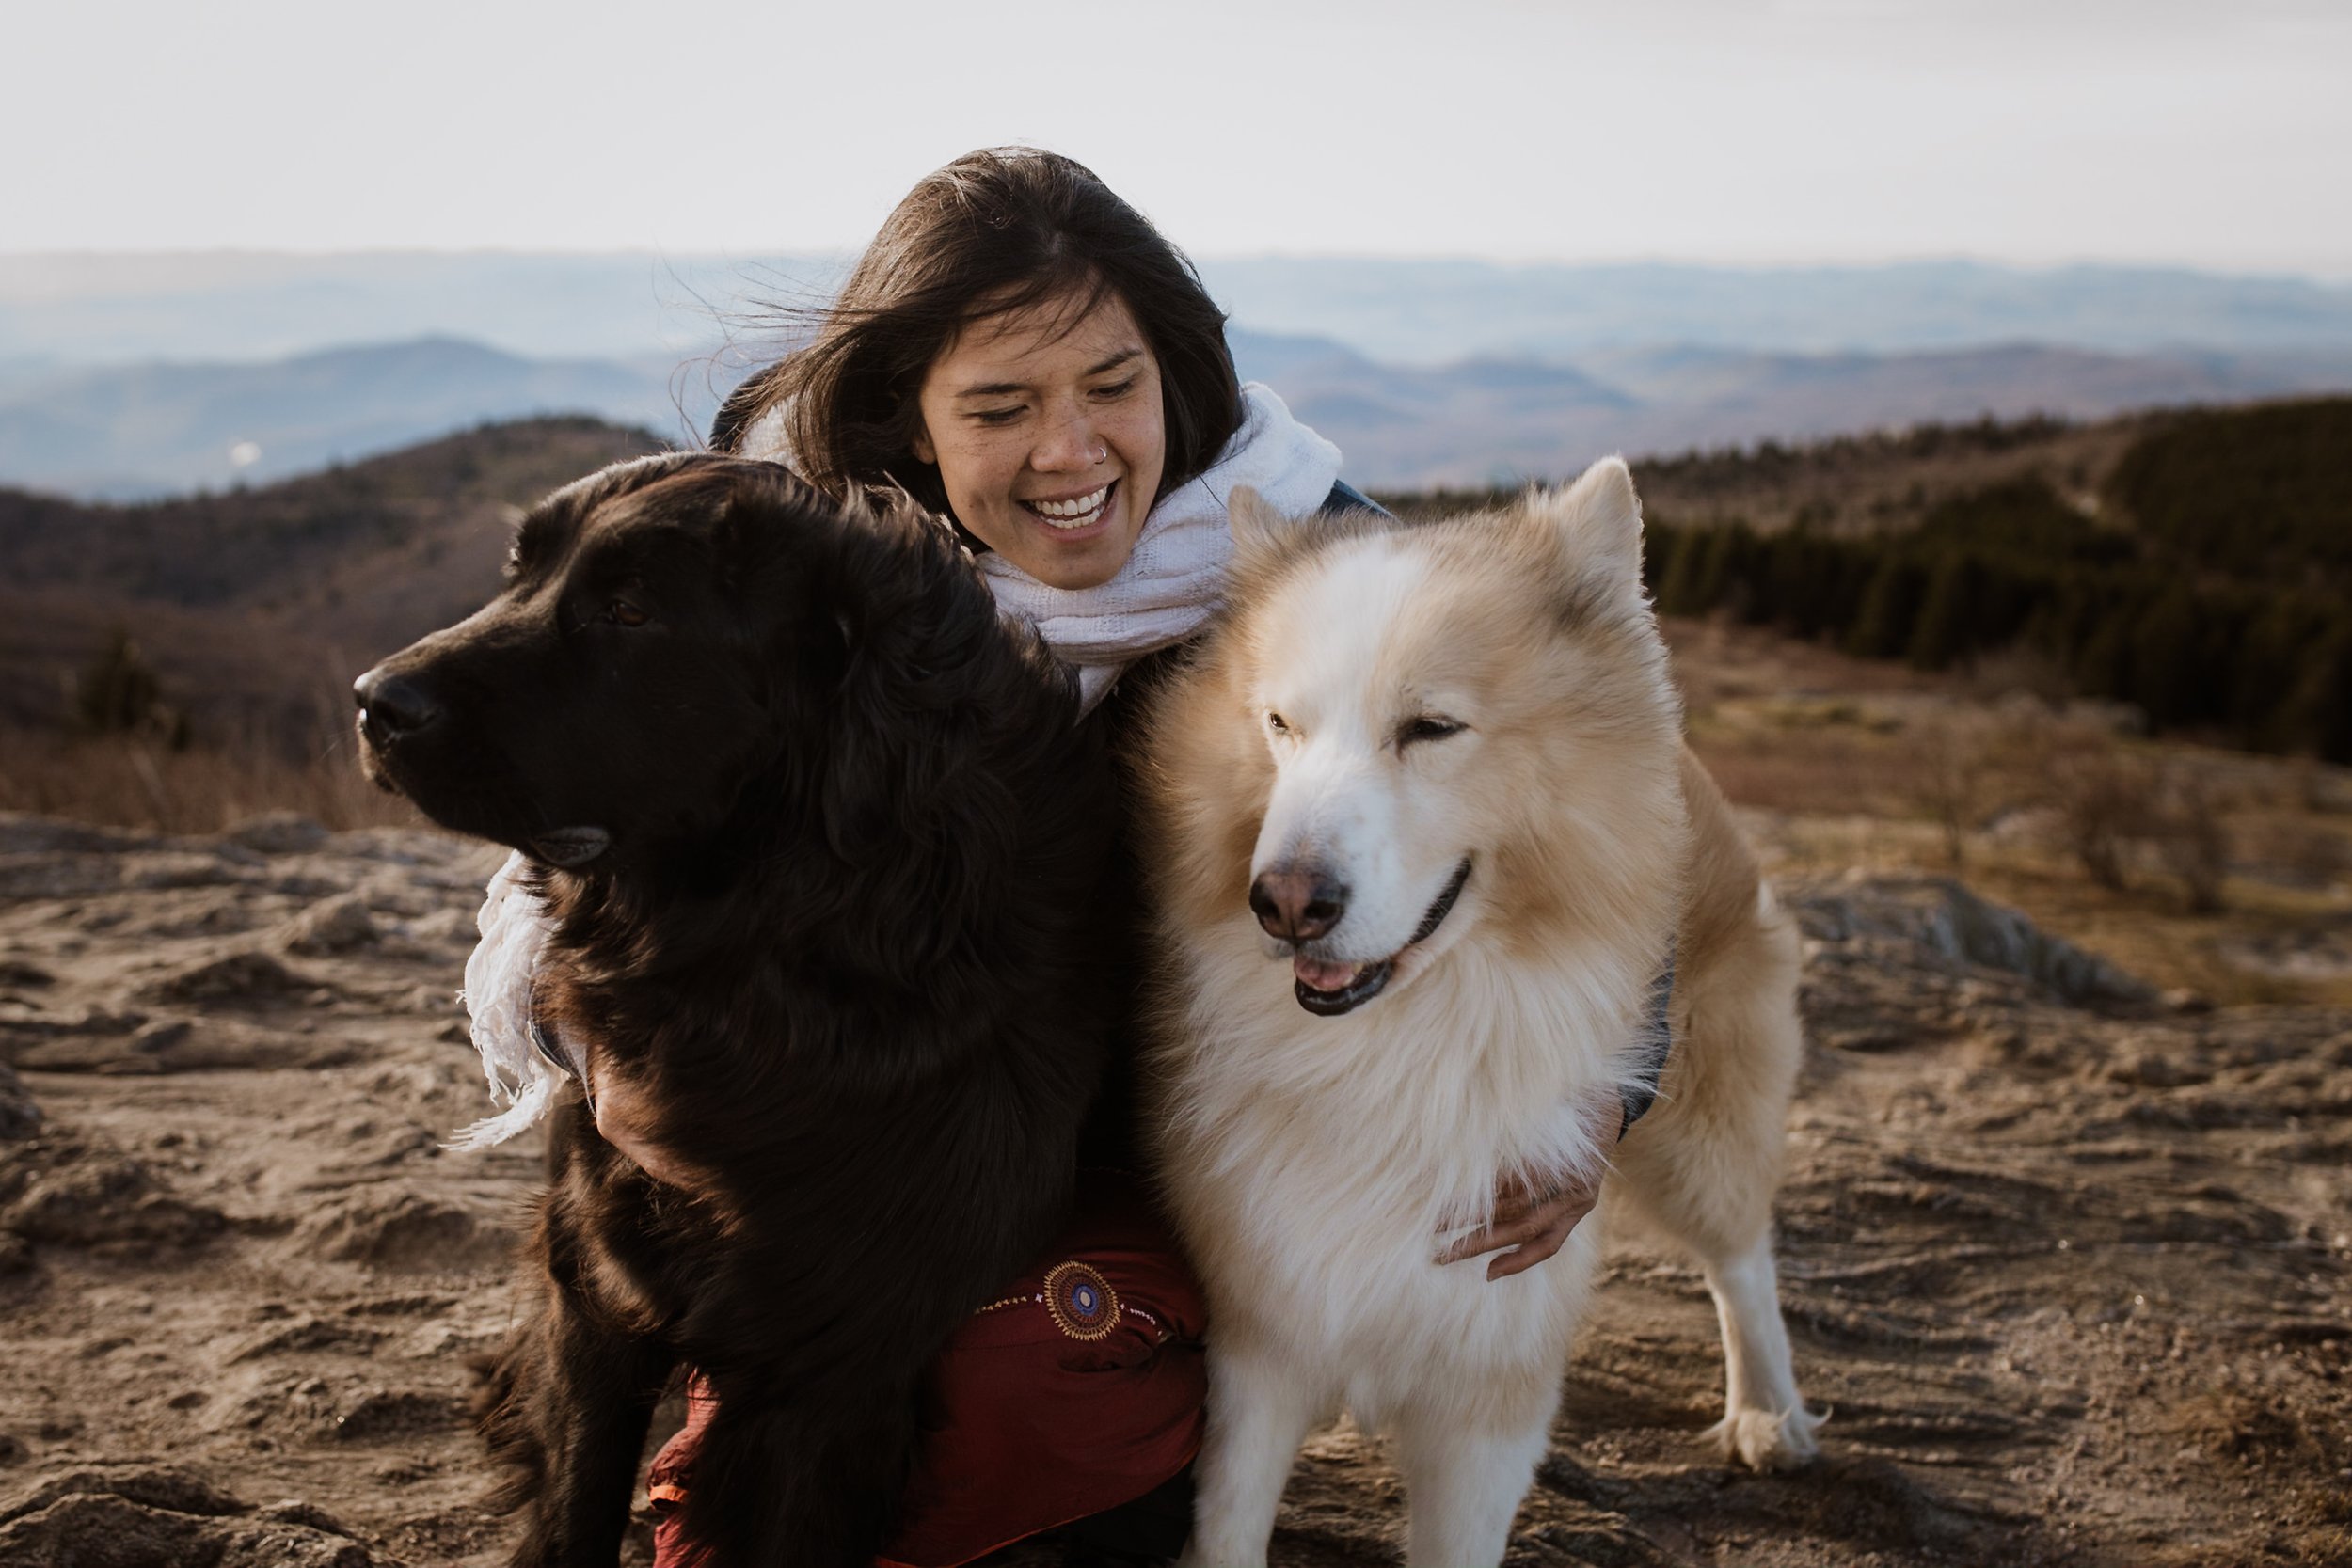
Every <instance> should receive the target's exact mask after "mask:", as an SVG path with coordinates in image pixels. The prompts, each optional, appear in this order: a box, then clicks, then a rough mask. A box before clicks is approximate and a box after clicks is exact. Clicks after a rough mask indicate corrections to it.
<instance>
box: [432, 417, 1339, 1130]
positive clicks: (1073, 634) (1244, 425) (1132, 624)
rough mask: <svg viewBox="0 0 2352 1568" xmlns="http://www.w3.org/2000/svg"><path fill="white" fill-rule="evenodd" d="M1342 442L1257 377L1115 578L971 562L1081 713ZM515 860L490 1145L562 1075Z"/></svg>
mask: <svg viewBox="0 0 2352 1568" xmlns="http://www.w3.org/2000/svg"><path fill="white" fill-rule="evenodd" d="M739 451H741V452H742V454H743V455H744V456H746V457H756V458H761V459H764V460H766V461H769V462H786V461H787V460H788V458H789V455H790V453H789V450H788V448H787V445H786V434H785V420H784V418H783V412H782V410H781V409H772V410H771V411H770V412H769V414H768V415H767V416H766V417H765V418H763V419H761V420H759V421H757V422H756V423H755V424H754V425H753V426H752V427H751V428H750V429H749V430H748V431H746V432H745V434H744V436H743V439H742V441H741V443H740V446H739ZM1339 478H1340V449H1339V448H1337V447H1335V446H1333V445H1332V444H1331V443H1330V442H1328V441H1327V440H1325V439H1324V438H1323V437H1322V436H1318V435H1316V434H1315V433H1314V432H1313V431H1311V430H1310V429H1308V428H1307V427H1306V426H1305V425H1303V424H1300V423H1299V422H1298V421H1297V420H1295V419H1294V418H1292V416H1291V411H1290V409H1289V407H1288V406H1287V405H1286V404H1284V403H1283V402H1282V400H1281V399H1280V398H1279V397H1277V396H1275V394H1274V392H1273V391H1272V389H1271V388H1267V387H1265V386H1263V385H1262V384H1261V383H1258V382H1255V381H1253V382H1250V383H1248V385H1247V386H1245V387H1243V388H1242V422H1241V428H1240V429H1239V430H1237V431H1235V432H1234V433H1233V436H1232V440H1230V441H1228V442H1226V443H1225V446H1224V449H1223V450H1222V451H1219V452H1218V453H1217V456H1216V462H1215V463H1213V464H1212V465H1210V467H1209V468H1208V470H1207V471H1206V472H1204V473H1202V474H1201V475H1200V477H1199V478H1197V479H1195V480H1193V481H1192V482H1191V483H1186V484H1183V485H1179V486H1178V487H1177V488H1176V489H1174V490H1171V491H1169V492H1168V494H1167V495H1166V496H1163V497H1161V498H1160V502H1159V504H1158V505H1157V506H1154V507H1153V508H1152V512H1151V515H1149V516H1147V517H1146V518H1144V521H1143V531H1142V533H1141V534H1140V535H1139V536H1138V537H1137V538H1136V547H1135V550H1134V552H1133V553H1132V554H1131V555H1129V556H1128V558H1127V563H1126V565H1124V566H1122V567H1120V571H1119V575H1118V576H1116V577H1114V578H1111V579H1110V581H1108V582H1106V583H1104V584H1102V585H1101V586H1100V587H1097V588H1075V589H1073V588H1053V587H1049V586H1047V585H1046V584H1044V583H1041V582H1040V581H1038V580H1037V579H1036V578H1033V577H1031V576H1029V574H1028V573H1026V572H1024V571H1023V570H1021V568H1020V567H1018V566H1015V565H1013V564H1011V563H1010V562H1008V561H1006V560H1005V559H1004V558H1003V557H1002V556H999V555H994V554H988V555H982V556H980V557H978V558H977V561H978V564H979V570H980V574H981V578H982V580H984V581H985V582H986V583H987V584H988V588H989V592H990V593H991V594H994V595H995V598H996V608H997V610H998V612H999V613H1001V614H1003V615H1005V616H1007V617H1008V618H1010V619H1016V620H1020V621H1024V622H1026V623H1028V624H1029V625H1031V626H1035V627H1037V629H1038V630H1039V632H1040V633H1041V634H1042V635H1043V636H1044V638H1045V641H1046V642H1047V643H1048V644H1049V645H1050V646H1051V647H1052V648H1053V650H1054V651H1055V653H1057V654H1058V655H1059V656H1060V657H1061V658H1062V659H1063V660H1064V661H1065V662H1066V663H1068V664H1070V665H1071V666H1073V668H1074V669H1075V670H1076V671H1077V673H1078V687H1079V692H1080V696H1081V698H1082V701H1083V708H1084V711H1091V710H1092V709H1093V707H1094V705H1096V704H1097V703H1100V702H1101V701H1102V700H1103V698H1104V695H1106V694H1107V693H1108V692H1109V690H1110V689H1111V687H1112V686H1113V685H1114V684H1115V683H1116V682H1117V681H1118V679H1119V674H1120V671H1122V670H1124V669H1126V668H1127V666H1128V665H1130V664H1132V663H1134V662H1135V661H1136V659H1138V658H1141V657H1143V656H1144V655H1146V654H1151V653H1156V652H1158V651H1159V650H1160V649H1162V648H1167V647H1172V646H1173V645H1175V644H1176V643H1178V642H1182V641H1184V639H1185V638H1187V637H1190V636H1191V635H1192V634H1193V633H1194V632H1196V631H1198V630H1200V626H1201V624H1202V623H1203V622H1205V621H1207V620H1208V618H1209V617H1210V616H1211V615H1212V614H1214V613H1215V612H1216V609H1217V607H1218V605H1219V604H1220V603H1221V602H1222V598H1223V594H1224V587H1225V569H1226V565H1227V563H1228V562H1230V561H1231V560H1232V554H1233V536H1232V527H1231V524H1230V521H1229V519H1228V516H1227V512H1226V503H1227V501H1228V499H1230V498H1231V497H1232V493H1233V490H1234V488H1235V487H1236V486H1238V485H1243V484H1247V485H1248V486H1250V487H1251V488H1252V489H1254V490H1256V491H1257V492H1258V494H1259V496H1260V497H1261V498H1262V499H1263V500H1264V501H1265V503H1266V504H1267V505H1268V506H1270V507H1272V508H1273V509H1274V510H1275V511H1276V512H1277V513H1279V514H1281V515H1286V516H1304V515H1307V514H1309V513H1311V512H1313V511H1314V510H1315V509H1316V508H1318V507H1320V506H1321V505H1322V504H1323V503H1324V501H1325V500H1326V499H1328V498H1329V496H1330V494H1331V486H1332V485H1334V484H1336V483H1339ZM522 867H523V857H522V856H521V855H520V854H517V855H516V856H514V857H513V858H512V859H510V860H509V861H507V863H505V864H504V865H503V866H501V867H500V869H499V873H498V875H497V876H496V877H493V878H492V879H490V886H489V892H488V897H487V899H486V900H485V902H484V904H483V906H482V918H481V927H482V942H481V944H480V945H479V946H477V947H476V948H475V949H474V951H473V957H472V958H469V959H468V960H467V961H466V989H465V991H464V992H463V993H462V994H463V997H464V1000H465V1004H466V1010H467V1012H469V1014H471V1015H472V1018H473V1043H474V1047H475V1049H476V1050H478V1051H480V1052H481V1053H482V1070H483V1074H484V1076H485V1077H486V1078H488V1079H489V1081H490V1093H491V1096H492V1098H493V1099H496V1100H498V1101H501V1102H502V1103H504V1104H505V1105H506V1109H505V1110H504V1111H502V1112H501V1113H500V1114H499V1115H497V1116H495V1117H487V1118H485V1120H482V1121H478V1122H475V1123H474V1124H473V1125H472V1126H471V1127H469V1128H467V1129H466V1130H465V1131H464V1132H460V1133H458V1134H457V1136H456V1138H455V1139H454V1140H453V1141H452V1142H451V1144H450V1146H449V1147H450V1148H454V1149H474V1148H488V1147H490V1146H491V1145H492V1144H498V1143H503V1142H505V1141H506V1140H507V1139H509V1138H511V1137H513V1136H515V1135H516V1133H518V1132H522V1131H524V1130H525V1129H526V1128H529V1127H531V1126H532V1125H534V1124H536V1123H537V1122H538V1121H539V1120H540V1118H541V1117H545V1116H546V1115H547V1114H548V1110H549V1109H550V1108H551V1107H552V1106H553V1105H554V1103H555V1097H556V1093H557V1091H558V1090H560V1089H562V1088H563V1086H564V1084H565V1083H567V1082H568V1081H569V1080H568V1079H567V1078H566V1076H565V1075H564V1072H563V1070H562V1069H559V1068H557V1067H556V1066H555V1065H554V1064H553V1063H551V1062H549V1061H548V1059H547V1058H546V1057H544V1056H542V1055H541V1054H540V1053H539V1052H538V1050H537V1048H536V1047H534V1046H533V1045H532V1041H531V990H532V981H533V979H534V978H535V977H536V976H537V974H538V970H539V955H540V952H541V950H542V949H543V948H544V947H545V946H546V945H547V940H548V933H549V931H550V930H551V929H552V927H551V923H550V922H549V921H548V915H547V911H546V910H545V908H544V907H543V906H541V904H540V903H539V901H538V900H537V899H535V898H533V897H532V895H530V894H529V893H528V892H527V891H525V890H524V889H523V888H522V887H521V886H520V885H519V882H518V880H517V879H518V878H519V877H520V876H521V873H522Z"/></svg>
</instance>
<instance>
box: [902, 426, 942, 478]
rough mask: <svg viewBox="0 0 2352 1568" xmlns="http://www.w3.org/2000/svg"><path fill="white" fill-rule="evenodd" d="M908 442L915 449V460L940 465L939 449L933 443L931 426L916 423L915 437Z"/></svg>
mask: <svg viewBox="0 0 2352 1568" xmlns="http://www.w3.org/2000/svg"><path fill="white" fill-rule="evenodd" d="M907 444H908V445H909V446H910V447H911V448H913V449H914V460H915V461H916V462H917V463H922V464H927V465H929V466H930V467H934V468H936V467H939V449H938V448H937V447H934V446H932V445H931V430H930V426H929V425H924V424H918V425H916V426H915V427H914V440H912V441H910V442H909V443H907Z"/></svg>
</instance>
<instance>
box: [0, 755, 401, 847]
mask: <svg viewBox="0 0 2352 1568" xmlns="http://www.w3.org/2000/svg"><path fill="white" fill-rule="evenodd" d="M0 811H14V812H28V813H31V814H34V815H36V816H62V817H70V818H72V819H74V820H77V821H84V822H100V823H105V824H108V825H110V826H115V827H125V828H146V829H151V830H154V831H157V832H171V833H203V832H219V831H220V830H222V829H224V828H228V827H231V826H233V825H235V824H236V823H238V822H242V821H244V820H245V819H246V818H247V817H250V816H257V815H259V814H261V813H262V812H265V811H292V812H297V813H299V814H301V815H302V816H308V817H310V818H311V819H313V820H315V821H317V822H320V823H323V824H324V825H326V827H329V828H337V829H341V828H359V827H374V826H393V825H400V826H415V825H416V824H417V823H418V822H419V821H420V820H421V819H420V818H419V817H418V816H417V814H416V812H415V811H414V810H413V809H412V808H411V807H410V806H409V805H408V804H407V802H406V801H405V800H400V799H398V798H396V797H393V796H389V795H385V794H382V793H380V792H379V791H377V790H376V789H375V788H374V786H373V785H372V784H369V783H368V782H367V781H366V780H365V779H364V778H362V777H361V776H360V774H359V767H358V762H357V761H356V760H355V759H354V756H353V753H352V744H351V741H350V739H349V738H348V737H347V736H346V737H342V738H341V739H339V740H336V741H322V742H321V744H320V747H319V750H318V751H317V752H316V753H315V754H312V755H310V756H309V757H307V758H305V759H302V760H293V759H289V758H287V757H286V756H284V755H283V754H282V753H279V752H275V751H272V750H270V749H267V748H263V747H191V748H189V749H188V750H185V751H177V752H175V751H173V750H171V749H170V748H168V747H167V746H164V745H161V744H159V743H157V742H156V741H155V740H153V739H151V738H146V737H137V736H60V735H56V734H54V733H41V732H38V731H22V730H19V731H14V732H11V733H9V734H8V735H6V736H0Z"/></svg>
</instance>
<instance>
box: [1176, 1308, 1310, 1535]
mask: <svg viewBox="0 0 2352 1568" xmlns="http://www.w3.org/2000/svg"><path fill="white" fill-rule="evenodd" d="M1324 1403H1325V1402H1324V1401H1323V1400H1322V1399H1321V1398H1320V1397H1319V1396H1318V1394H1317V1393H1316V1391H1315V1390H1314V1389H1313V1388H1311V1386H1308V1385H1306V1384H1304V1383H1302V1382H1301V1381H1299V1380H1298V1378H1297V1377H1296V1375H1295V1373H1294V1372H1293V1371H1292V1370H1290V1369H1288V1368H1286V1367H1285V1366H1284V1365H1283V1364H1282V1362H1281V1360H1280V1358H1279V1357H1278V1356H1275V1355H1271V1354H1257V1353H1254V1352H1247V1351H1239V1350H1236V1349H1232V1348H1228V1347H1226V1346H1222V1345H1218V1344H1216V1342H1215V1341H1214V1339H1213V1340H1212V1342H1211V1344H1210V1347H1209V1430H1208V1434H1207V1436H1206V1437H1205V1438H1204V1439H1203V1441H1202V1442H1201V1445H1200V1465H1199V1466H1198V1467H1197V1468H1196V1469H1195V1471H1194V1484H1195V1486H1196V1488H1197V1490H1196V1491H1195V1493H1194V1497H1193V1509H1192V1541H1191V1544H1189V1545H1187V1546H1186V1547H1185V1548H1184V1557H1183V1558H1182V1559H1181V1560H1180V1565H1181V1568H1263V1564H1264V1562H1265V1552H1266V1542H1267V1539H1268V1538H1269V1537H1271V1536H1272V1535H1273V1533H1274V1512H1275V1510H1276V1509H1277V1508H1278V1507H1279V1506H1280V1504H1281V1501H1282V1488H1283V1486H1284V1485H1285V1484H1287V1483H1288V1482H1289V1481H1290V1476H1291V1465H1292V1464H1293V1462H1295V1460H1296V1459H1297V1457H1298V1446H1299V1444H1301V1443H1303V1442H1305V1441H1306V1438H1307V1429H1308V1428H1309V1427H1311V1426H1312V1425H1313V1424H1314V1420H1315V1418H1316V1417H1318V1416H1320V1415H1322V1414H1324Z"/></svg>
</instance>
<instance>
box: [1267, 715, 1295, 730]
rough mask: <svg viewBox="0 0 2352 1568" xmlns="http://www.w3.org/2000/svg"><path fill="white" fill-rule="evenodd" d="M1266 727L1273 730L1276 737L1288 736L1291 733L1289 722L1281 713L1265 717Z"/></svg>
mask: <svg viewBox="0 0 2352 1568" xmlns="http://www.w3.org/2000/svg"><path fill="white" fill-rule="evenodd" d="M1265 727H1266V728H1267V729H1269V730H1272V731H1273V732H1274V733H1275V734H1276V735H1288V734H1290V733H1291V727H1290V723H1289V721H1287V720H1285V719H1284V718H1283V717H1282V716H1281V715H1280V714H1279V713H1269V714H1267V715H1266V716H1265Z"/></svg>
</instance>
